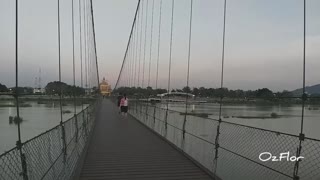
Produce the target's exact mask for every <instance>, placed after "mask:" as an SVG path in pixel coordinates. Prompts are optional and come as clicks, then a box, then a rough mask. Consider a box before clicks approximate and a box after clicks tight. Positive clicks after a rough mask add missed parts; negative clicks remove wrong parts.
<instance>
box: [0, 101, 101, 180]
mask: <svg viewBox="0 0 320 180" xmlns="http://www.w3.org/2000/svg"><path fill="white" fill-rule="evenodd" d="M95 109H96V104H92V105H90V106H88V107H87V108H85V109H84V110H82V111H81V112H80V113H78V114H77V115H76V116H73V117H72V118H70V119H69V120H67V121H65V122H63V123H62V124H60V125H57V126H56V127H54V128H52V129H50V130H48V131H46V132H44V133H42V134H40V135H38V136H36V137H34V138H32V139H30V140H28V141H26V142H24V143H22V153H23V155H24V156H25V163H26V169H27V178H28V179H32V180H36V179H52V180H56V179H70V178H71V177H72V175H73V173H74V171H75V169H76V167H77V162H78V160H79V159H80V156H81V154H82V153H83V151H84V148H85V145H86V143H87V142H88V138H89V135H90V133H91V132H92V130H93V127H94V121H95ZM63 131H64V132H65V133H63ZM64 142H66V145H64ZM64 146H66V147H64ZM0 179H1V180H2V179H3V180H16V179H23V177H22V162H21V157H20V151H19V150H18V148H17V147H16V148H13V149H11V150H10V151H8V152H6V153H4V154H2V155H0Z"/></svg>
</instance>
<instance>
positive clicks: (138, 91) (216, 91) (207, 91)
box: [114, 86, 294, 98]
mask: <svg viewBox="0 0 320 180" xmlns="http://www.w3.org/2000/svg"><path fill="white" fill-rule="evenodd" d="M171 92H184V93H191V94H194V95H196V96H197V97H211V98H214V97H221V96H222V97H229V98H274V97H277V98H285V97H287V98H290V97H293V96H294V94H293V93H292V92H290V91H286V90H284V91H282V92H273V91H271V90H270V89H268V88H262V89H257V90H247V91H244V90H240V89H237V90H231V89H228V88H205V87H200V88H197V87H194V88H192V89H191V88H190V87H187V86H186V87H183V88H182V89H172V90H171ZM114 93H122V94H124V93H125V94H127V95H129V96H130V95H144V96H149V95H150V96H155V95H157V94H162V93H167V90H166V89H153V88H152V87H147V88H141V87H138V88H136V87H120V88H117V89H116V90H114Z"/></svg>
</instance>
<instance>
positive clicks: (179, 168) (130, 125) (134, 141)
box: [79, 100, 212, 180]
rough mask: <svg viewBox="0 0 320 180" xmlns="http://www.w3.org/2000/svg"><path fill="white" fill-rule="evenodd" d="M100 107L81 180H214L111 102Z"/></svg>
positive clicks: (108, 101)
mask: <svg viewBox="0 0 320 180" xmlns="http://www.w3.org/2000/svg"><path fill="white" fill-rule="evenodd" d="M100 108H101V109H100V110H99V113H98V115H97V119H96V127H95V130H94V133H93V136H92V140H91V142H90V145H89V148H88V151H87V155H86V157H85V159H84V163H83V166H82V169H81V173H80V177H79V179H81V180H85V179H86V180H87V179H90V180H91V179H92V180H93V179H113V180H118V179H137V180H141V179H153V180H157V179H158V180H160V179H164V180H166V179H201V180H206V179H212V178H211V177H210V176H209V175H208V174H206V173H205V172H204V171H202V170H201V169H200V168H199V167H198V166H196V165H195V164H194V163H192V161H190V160H189V159H188V158H186V157H185V156H184V155H183V154H181V153H180V152H178V151H177V150H176V149H175V148H173V147H172V146H170V145H169V144H168V143H167V142H166V141H164V140H163V139H161V138H160V137H158V136H157V135H155V134H154V133H152V132H151V131H150V130H149V129H147V128H146V127H144V126H143V125H142V124H140V123H139V122H138V121H137V120H136V119H134V118H133V117H130V116H128V117H126V118H124V117H122V116H120V115H119V113H118V110H117V107H116V106H115V105H114V104H113V103H112V102H111V101H110V100H103V101H102V104H101V106H100Z"/></svg>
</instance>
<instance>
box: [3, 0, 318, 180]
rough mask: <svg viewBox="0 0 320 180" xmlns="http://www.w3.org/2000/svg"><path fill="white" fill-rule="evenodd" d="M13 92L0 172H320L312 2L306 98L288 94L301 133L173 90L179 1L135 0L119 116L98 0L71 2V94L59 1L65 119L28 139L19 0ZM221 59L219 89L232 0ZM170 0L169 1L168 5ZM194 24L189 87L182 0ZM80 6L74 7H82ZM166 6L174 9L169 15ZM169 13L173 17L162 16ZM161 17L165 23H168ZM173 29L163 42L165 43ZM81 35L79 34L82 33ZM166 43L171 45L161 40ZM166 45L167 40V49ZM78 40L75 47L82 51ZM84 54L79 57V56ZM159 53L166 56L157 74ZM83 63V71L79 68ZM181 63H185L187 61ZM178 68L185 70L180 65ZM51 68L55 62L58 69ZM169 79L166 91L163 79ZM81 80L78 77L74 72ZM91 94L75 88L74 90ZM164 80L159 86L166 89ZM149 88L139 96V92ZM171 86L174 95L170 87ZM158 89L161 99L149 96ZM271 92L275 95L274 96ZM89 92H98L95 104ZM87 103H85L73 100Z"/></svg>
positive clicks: (232, 175)
mask: <svg viewBox="0 0 320 180" xmlns="http://www.w3.org/2000/svg"><path fill="white" fill-rule="evenodd" d="M15 2H16V4H15V7H16V8H15V13H16V18H15V90H13V91H12V92H10V93H1V94H0V96H2V95H6V96H12V97H13V98H14V99H15V109H16V118H17V119H18V121H17V142H16V146H15V147H12V149H11V150H8V151H6V152H5V153H3V154H1V155H0V179H1V180H2V179H3V180H16V179H21V180H36V179H83V180H84V179H159V180H160V179H199V180H200V179H201V180H202V179H203V180H205V179H216V180H219V179H266V180H267V179H281V180H282V179H293V180H318V179H320V153H319V152H320V140H319V139H316V138H310V137H307V136H306V135H305V132H304V123H305V120H306V117H305V109H306V106H307V104H308V103H309V102H310V100H311V97H309V96H308V95H307V93H306V83H305V82H306V79H305V75H306V53H305V51H306V48H305V47H306V41H305V40H306V1H303V3H302V4H301V9H302V10H303V14H302V16H303V17H304V18H303V23H302V27H303V29H304V32H303V34H302V35H301V39H302V40H303V58H302V60H301V64H302V67H301V68H302V70H303V73H302V76H301V79H302V82H303V84H302V95H301V96H296V97H282V98H284V99H285V98H287V99H298V100H299V102H301V103H299V106H300V109H301V113H300V114H299V120H300V123H299V124H300V125H299V127H300V128H299V129H300V131H299V133H297V134H291V133H287V132H280V131H275V130H270V129H264V128H258V127H254V126H250V125H244V124H240V123H235V122H229V121H227V120H226V118H227V117H226V116H225V115H224V113H223V110H224V102H225V98H226V97H225V96H224V94H220V95H219V97H217V102H218V103H217V107H216V109H217V112H218V113H217V114H216V116H214V117H212V116H209V117H208V116H207V117H201V116H197V115H195V114H193V113H190V111H191V106H190V105H192V99H193V98H194V96H195V95H193V94H192V93H191V91H190V90H186V91H187V92H185V93H181V92H176V93H174V92H171V89H172V78H173V77H172V68H173V67H172V66H173V63H174V58H173V52H174V49H173V46H174V41H175V34H174V33H173V32H174V28H175V26H176V24H177V23H178V22H176V21H175V10H176V8H177V1H175V0H171V1H163V0H138V1H137V6H136V10H135V14H134V18H133V22H132V26H131V30H130V35H129V39H128V42H127V46H126V48H125V53H124V58H123V60H122V66H121V69H120V72H119V76H118V79H117V82H116V84H115V87H114V90H113V93H114V94H117V93H126V94H127V95H128V98H129V116H128V117H124V116H122V115H121V114H119V109H118V107H117V105H116V101H117V99H116V98H117V97H116V96H111V97H110V98H106V99H105V98H101V97H100V95H99V93H98V88H99V82H100V81H99V80H100V79H99V72H98V69H99V66H98V62H99V60H98V56H97V48H96V35H95V21H94V8H93V3H94V1H92V0H78V1H77V0H70V2H71V3H72V5H71V9H70V11H71V13H72V19H71V20H72V21H71V25H70V26H71V27H72V35H71V37H70V39H71V40H72V59H71V60H72V67H71V72H72V83H73V84H72V87H73V94H72V95H71V97H72V98H67V97H66V90H65V89H64V87H63V85H62V83H61V82H63V72H62V68H63V66H62V64H63V60H62V58H61V45H62V43H61V12H60V10H61V4H60V3H61V2H60V0H57V1H56V2H57V4H56V9H57V13H56V18H57V19H56V28H57V34H56V38H57V39H56V41H57V45H58V46H57V49H58V56H57V57H58V58H57V62H58V66H57V67H55V68H57V69H58V70H59V73H58V75H57V77H56V80H57V82H58V84H59V83H60V85H59V86H58V88H59V90H58V92H56V95H57V96H58V97H59V98H58V102H59V105H58V106H59V108H60V116H59V118H60V119H59V120H60V123H59V124H57V125H56V126H55V127H53V128H51V129H49V130H47V131H45V132H43V133H41V134H39V135H37V136H35V137H33V138H31V139H29V140H25V141H23V140H22V139H23V138H22V135H21V131H23V129H22V126H21V121H20V119H22V118H23V117H22V116H21V114H20V110H21V108H22V107H20V105H21V99H23V97H25V96H28V94H26V93H23V92H20V91H19V90H18V88H19V87H20V85H19V78H20V77H21V75H20V74H19V67H20V66H19V64H20V59H19V50H20V49H19V42H20V41H19V37H20V36H19V34H20V33H21V32H19V23H20V19H19V7H20V6H19V2H20V1H19V0H16V1H15ZM169 2H170V3H169ZM221 2H222V3H221V5H222V6H221V7H220V8H221V12H222V16H221V17H222V22H223V23H222V24H221V25H222V26H221V27H219V28H221V32H222V34H221V39H222V41H221V50H222V51H221V58H220V60H219V61H220V64H221V69H220V72H221V74H220V83H219V89H220V90H223V89H224V88H225V86H224V75H225V71H224V70H225V63H224V61H225V54H226V53H225V46H226V45H225V44H226V43H227V42H226V36H227V33H226V29H227V26H226V22H227V20H228V19H227V15H228V4H227V0H222V1H221ZM164 3H166V5H165V6H164ZM185 4H187V5H185V6H184V7H188V8H186V11H185V12H186V14H187V15H186V14H184V18H185V19H186V22H187V24H188V26H187V27H188V28H186V29H184V31H187V40H186V41H185V44H186V45H187V48H186V56H185V58H186V65H187V66H186V68H185V71H184V72H185V76H184V77H185V86H186V87H190V76H191V73H190V68H191V62H192V61H193V59H192V56H191V55H192V49H193V46H192V40H193V35H194V32H193V31H192V30H193V28H194V27H193V26H194V21H193V18H194V17H193V13H194V1H193V0H188V1H185ZM76 7H77V8H76ZM163 12H170V14H169V15H168V14H164V13H163ZM164 17H168V18H164ZM165 24H167V25H168V27H167V28H163V27H162V26H164V25H165ZM165 33H167V34H166V35H167V40H168V41H167V42H166V41H165V38H163V36H165ZM76 35H78V37H76ZM164 44H165V45H164ZM161 45H163V46H166V47H168V52H167V54H161V52H162V48H161ZM76 47H78V51H76ZM76 53H78V55H76ZM162 55H166V56H167V57H165V58H166V62H167V61H168V63H167V64H166V65H165V66H163V67H164V68H163V69H165V70H167V71H163V70H162V71H160V69H161V67H160V66H161V63H164V62H161V60H163V58H161V56H162ZM77 67H79V68H77ZM183 67H184V66H183ZM183 67H182V66H181V67H179V69H182V68H183ZM52 68H53V67H52ZM165 72H166V73H167V74H166V75H167V77H166V78H165V82H166V83H165V86H164V87H165V88H164V89H161V85H160V81H162V80H163V79H162V80H160V77H164V76H166V75H164V73H165ZM78 77H80V81H79V82H77V81H76V79H77V78H78ZM77 85H78V86H80V87H81V88H84V89H86V90H88V91H86V92H85V94H83V95H77V94H76V92H75V87H77ZM162 87H163V86H162ZM141 92H143V93H141ZM170 92H171V93H170ZM157 94H161V95H160V96H161V99H166V98H168V100H167V101H163V102H162V103H160V104H161V105H159V103H150V102H148V101H145V100H146V99H149V98H152V97H156V95H157ZM168 94H169V95H170V94H177V95H183V96H181V97H182V98H184V99H185V100H184V101H182V102H183V104H182V106H181V103H180V106H179V107H180V110H175V109H173V108H171V106H172V104H171V102H170V101H169V98H170V96H168ZM272 98H273V97H272ZM66 99H69V100H70V99H72V103H73V107H74V109H73V112H72V113H73V115H72V117H71V118H70V119H67V120H65V119H64V118H63V112H64V109H63V108H64V107H63V103H64V102H65V101H66ZM86 99H94V101H90V103H89V104H87V103H85V102H84V101H85V100H86ZM79 102H80V105H81V108H80V110H79V109H77V106H78V105H79ZM262 152H272V154H280V153H283V152H290V153H291V155H292V156H296V157H300V156H303V157H304V158H303V159H300V160H297V161H294V162H292V161H282V162H272V161H266V162H264V161H261V160H260V159H259V154H260V153H262Z"/></svg>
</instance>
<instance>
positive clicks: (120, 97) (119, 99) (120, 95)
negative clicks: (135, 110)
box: [117, 93, 122, 114]
mask: <svg viewBox="0 0 320 180" xmlns="http://www.w3.org/2000/svg"><path fill="white" fill-rule="evenodd" d="M117 99H118V102H117V105H118V108H119V114H120V113H121V106H120V102H121V99H122V94H121V93H120V94H119V96H118V98H117Z"/></svg>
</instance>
